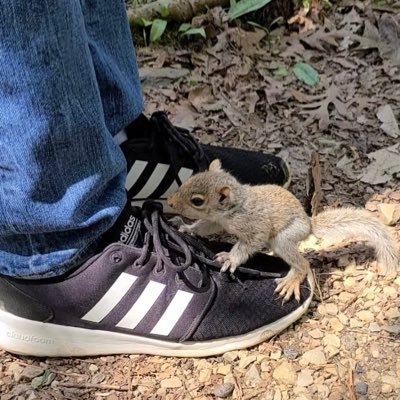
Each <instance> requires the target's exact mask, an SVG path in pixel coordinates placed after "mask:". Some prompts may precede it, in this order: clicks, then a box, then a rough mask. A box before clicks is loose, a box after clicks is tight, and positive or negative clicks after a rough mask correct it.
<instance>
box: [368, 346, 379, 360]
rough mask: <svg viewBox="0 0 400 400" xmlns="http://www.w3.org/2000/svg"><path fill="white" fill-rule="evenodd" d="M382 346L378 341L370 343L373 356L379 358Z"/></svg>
mask: <svg viewBox="0 0 400 400" xmlns="http://www.w3.org/2000/svg"><path fill="white" fill-rule="evenodd" d="M380 350H381V349H380V347H379V346H378V344H376V343H371V345H370V352H371V355H372V357H374V358H379V357H380Z"/></svg>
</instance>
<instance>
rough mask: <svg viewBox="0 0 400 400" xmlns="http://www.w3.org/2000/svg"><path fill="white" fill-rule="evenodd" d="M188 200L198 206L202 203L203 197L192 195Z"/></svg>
mask: <svg viewBox="0 0 400 400" xmlns="http://www.w3.org/2000/svg"><path fill="white" fill-rule="evenodd" d="M190 201H191V203H192V204H193V205H194V206H195V207H200V206H202V205H203V204H204V199H203V197H200V196H193V197H192V198H191V199H190Z"/></svg>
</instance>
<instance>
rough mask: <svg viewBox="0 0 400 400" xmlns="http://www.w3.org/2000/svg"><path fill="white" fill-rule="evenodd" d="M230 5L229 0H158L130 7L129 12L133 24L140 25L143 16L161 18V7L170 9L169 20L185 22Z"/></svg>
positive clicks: (149, 18) (150, 18) (167, 17)
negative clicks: (213, 9) (211, 9)
mask: <svg viewBox="0 0 400 400" xmlns="http://www.w3.org/2000/svg"><path fill="white" fill-rule="evenodd" d="M228 5H229V0H156V1H153V2H151V3H148V4H145V5H143V6H141V7H137V8H133V9H132V8H128V10H127V13H128V18H129V22H130V24H131V25H140V21H141V19H142V18H145V19H148V20H153V19H154V18H159V16H160V10H161V8H166V9H167V10H168V13H167V14H168V15H167V16H166V17H165V19H167V20H168V21H175V22H185V21H189V20H191V19H192V18H193V17H194V16H196V15H200V14H203V13H204V12H206V11H207V10H208V9H210V8H213V7H218V6H220V7H226V6H228Z"/></svg>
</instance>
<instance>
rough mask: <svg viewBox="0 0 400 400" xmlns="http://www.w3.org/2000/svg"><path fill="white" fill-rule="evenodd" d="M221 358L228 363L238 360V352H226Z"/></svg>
mask: <svg viewBox="0 0 400 400" xmlns="http://www.w3.org/2000/svg"><path fill="white" fill-rule="evenodd" d="M222 358H223V359H224V360H226V361H228V362H233V361H235V360H236V359H238V358H239V352H238V351H228V352H226V353H224V355H223V356H222Z"/></svg>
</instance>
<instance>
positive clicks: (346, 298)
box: [339, 292, 356, 303]
mask: <svg viewBox="0 0 400 400" xmlns="http://www.w3.org/2000/svg"><path fill="white" fill-rule="evenodd" d="M355 297H356V296H354V294H352V293H349V292H341V293H340V294H339V301H340V302H341V303H348V302H350V301H352V300H354V298H355Z"/></svg>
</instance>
